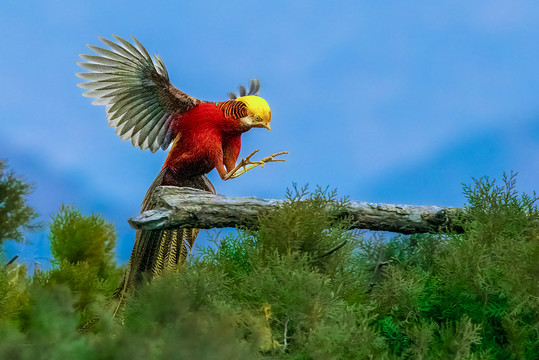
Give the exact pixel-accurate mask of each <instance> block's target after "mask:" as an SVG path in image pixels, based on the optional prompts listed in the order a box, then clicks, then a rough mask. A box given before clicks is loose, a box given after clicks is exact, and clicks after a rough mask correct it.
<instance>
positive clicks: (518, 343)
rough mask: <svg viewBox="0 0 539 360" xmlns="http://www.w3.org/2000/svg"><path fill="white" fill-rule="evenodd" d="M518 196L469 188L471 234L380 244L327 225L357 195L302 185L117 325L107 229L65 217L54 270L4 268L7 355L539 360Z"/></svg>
mask: <svg viewBox="0 0 539 360" xmlns="http://www.w3.org/2000/svg"><path fill="white" fill-rule="evenodd" d="M514 189H515V176H514V175H513V174H511V175H509V176H507V177H504V180H503V184H502V185H496V183H495V182H494V181H491V180H489V179H488V178H483V179H479V180H474V184H473V186H465V187H464V193H465V195H466V197H467V200H468V204H467V206H466V207H465V216H464V218H463V219H462V221H463V223H462V224H461V225H462V227H463V228H464V230H465V232H464V233H463V234H416V235H412V236H402V235H400V236H396V237H394V238H392V239H389V240H387V241H386V240H384V239H383V238H382V237H381V236H379V235H376V234H375V236H370V237H369V236H367V235H365V234H362V233H360V232H357V231H350V227H351V225H352V223H351V220H350V219H347V218H344V219H342V218H337V217H335V216H334V215H333V214H335V212H334V211H335V210H336V209H338V208H339V207H340V206H344V205H345V204H346V203H347V199H340V200H339V199H337V198H336V194H335V192H331V191H328V190H327V189H320V188H318V189H316V190H315V191H314V192H313V193H309V192H308V191H307V190H308V189H307V188H301V189H298V188H296V187H294V189H293V191H292V192H289V193H288V194H287V201H286V202H285V203H284V204H283V205H282V206H281V207H280V208H278V209H276V210H275V211H272V212H270V213H267V214H265V215H263V216H261V217H260V219H259V226H258V227H257V228H256V229H242V230H240V231H239V232H238V234H237V235H228V236H226V237H223V238H221V239H220V240H219V239H214V241H215V242H216V244H215V245H214V246H208V247H203V248H201V249H199V251H198V253H197V255H196V256H192V257H191V258H190V259H189V261H188V263H187V265H186V266H185V267H184V268H183V270H182V271H181V272H180V273H178V274H166V275H165V276H163V277H161V278H159V279H157V280H155V281H153V282H152V283H150V284H144V285H142V286H141V287H140V288H139V289H138V290H137V294H136V296H133V297H132V298H130V299H129V302H128V304H127V305H126V308H125V312H124V314H123V316H122V317H121V321H119V320H113V319H112V318H111V316H110V312H109V311H110V310H109V305H108V304H107V301H106V299H107V297H108V296H110V295H111V294H112V291H113V288H114V285H115V284H116V283H117V282H118V281H119V279H120V274H121V273H120V270H119V269H118V268H117V267H115V265H114V263H113V261H112V259H113V253H112V249H113V247H114V239H115V236H114V235H113V234H114V232H113V230H112V227H111V225H110V224H108V223H107V222H106V221H104V220H103V219H102V218H101V217H99V216H93V215H92V216H90V217H86V216H83V215H81V214H80V212H78V211H77V210H75V209H74V208H63V209H61V211H60V212H59V214H58V215H56V216H55V217H53V221H52V224H51V236H50V237H51V244H52V246H53V247H56V249H55V250H54V251H53V254H55V267H54V268H53V269H52V270H51V271H50V272H47V273H42V274H38V275H36V276H34V278H31V279H25V278H24V276H20V273H17V272H14V268H13V267H12V268H11V270H8V269H4V270H3V271H2V272H0V275H1V276H0V290H1V291H2V292H1V293H0V339H2V340H0V358H13V359H30V358H36V357H37V358H43V357H45V358H50V359H55V358H80V359H123V358H125V359H148V358H167V359H168V358H170V359H186V358H192V359H195V358H196V359H211V358H219V359H254V358H267V359H270V358H272V359H276V358H279V359H499V358H511V359H512V358H515V359H537V354H539V339H538V327H537V326H538V324H539V301H538V294H539V282H538V281H537V279H538V278H539V267H538V264H539V241H538V240H539V212H538V210H537V206H536V204H535V202H536V196H535V194H534V195H533V196H527V195H522V196H519V195H518V194H517V193H516V192H515V190H514ZM79 247H81V248H79ZM17 274H19V275H17ZM2 294H4V295H2ZM6 314H7V315H6ZM93 314H99V315H100V317H101V320H100V322H99V323H98V324H97V325H96V326H95V328H94V329H93V331H92V332H90V333H87V334H80V333H78V332H77V331H76V329H77V328H78V326H80V324H81V321H85V320H87V319H88V318H89V317H90V316H93ZM94 349H99V352H96V351H95V350H94Z"/></svg>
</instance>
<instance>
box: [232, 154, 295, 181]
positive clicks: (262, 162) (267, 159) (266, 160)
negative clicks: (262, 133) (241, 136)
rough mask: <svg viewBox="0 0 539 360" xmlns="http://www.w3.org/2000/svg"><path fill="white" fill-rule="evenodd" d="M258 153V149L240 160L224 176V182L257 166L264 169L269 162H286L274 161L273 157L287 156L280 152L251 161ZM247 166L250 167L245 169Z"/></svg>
mask: <svg viewBox="0 0 539 360" xmlns="http://www.w3.org/2000/svg"><path fill="white" fill-rule="evenodd" d="M259 151H260V149H257V150H255V151H253V152H252V153H250V154H249V155H248V156H247V157H245V158H243V159H241V161H240V163H239V164H238V165H237V166H236V167H235V168H234V169H232V170H231V171H229V172H228V173H227V174H226V175H225V177H224V180H229V179H235V178H237V177H239V176H240V175H243V174H245V173H246V172H247V171H249V170H252V169H254V168H255V167H257V166H260V167H262V168H264V165H265V164H267V163H269V162H278V161H284V162H286V160H284V159H275V157H276V156H280V155H285V154H288V152H287V151H281V152H278V153H275V154H271V155H269V156H266V157H265V158H263V159H262V160H258V161H251V157H252V156H253V155H254V154H256V153H257V152H259ZM248 165H250V167H247V166H248ZM241 168H243V169H242V170H241V171H238V170H240V169H241Z"/></svg>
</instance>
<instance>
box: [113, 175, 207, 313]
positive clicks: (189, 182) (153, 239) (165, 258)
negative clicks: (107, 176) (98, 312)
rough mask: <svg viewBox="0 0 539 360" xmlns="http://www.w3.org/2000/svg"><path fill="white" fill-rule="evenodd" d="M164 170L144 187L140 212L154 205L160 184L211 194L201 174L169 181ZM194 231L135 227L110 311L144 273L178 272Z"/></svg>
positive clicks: (196, 232)
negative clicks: (122, 276) (128, 257)
mask: <svg viewBox="0 0 539 360" xmlns="http://www.w3.org/2000/svg"><path fill="white" fill-rule="evenodd" d="M167 171H168V169H167V168H166V167H164V168H163V169H162V170H161V172H160V173H159V174H158V175H157V177H156V178H155V180H154V182H153V183H152V185H151V186H150V188H149V189H148V191H147V193H146V195H145V197H144V200H143V202H142V211H146V210H150V209H153V208H155V207H156V205H157V204H156V203H155V201H154V200H153V196H152V195H153V192H154V191H155V189H156V188H157V187H158V186H160V185H175V186H180V187H192V188H196V189H200V190H205V191H209V192H211V193H213V194H215V188H214V187H213V185H212V184H211V182H210V181H209V180H208V178H207V177H206V176H204V175H201V176H198V177H194V178H189V179H182V178H172V179H173V181H172V182H173V183H172V184H170V182H171V176H170V173H167ZM198 232H199V229H165V230H149V231H148V230H137V232H136V235H135V245H134V247H133V252H132V253H131V258H130V260H129V264H128V266H127V269H126V272H125V274H124V278H123V280H122V282H121V284H120V285H119V286H118V288H117V289H116V292H115V294H114V295H115V296H114V297H115V298H116V300H117V301H118V305H117V307H116V310H115V312H114V313H115V314H116V313H117V311H118V310H119V309H120V308H121V307H122V306H123V303H124V301H125V298H126V296H128V294H129V293H130V292H131V291H132V290H133V289H134V288H135V287H136V285H137V284H138V283H140V281H141V280H142V279H143V276H144V274H145V275H146V276H147V278H148V279H150V280H151V279H152V278H155V277H158V276H160V275H161V274H163V273H164V272H167V271H178V270H179V269H180V268H181V266H182V265H183V264H184V263H185V261H186V259H187V255H188V254H189V252H191V250H192V249H193V245H194V243H195V239H196V237H197V235H198Z"/></svg>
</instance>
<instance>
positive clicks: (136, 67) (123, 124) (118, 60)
mask: <svg viewBox="0 0 539 360" xmlns="http://www.w3.org/2000/svg"><path fill="white" fill-rule="evenodd" d="M113 37H114V39H116V41H117V42H114V41H111V40H108V39H105V38H102V37H99V39H100V40H101V41H102V42H103V43H104V44H105V45H106V46H108V48H109V49H106V48H102V47H99V46H94V45H88V48H89V49H90V50H92V51H94V52H95V55H94V54H92V55H80V57H81V58H82V59H83V60H85V61H86V62H79V63H77V64H78V65H79V66H80V67H82V68H84V69H86V70H89V71H90V72H83V73H77V74H76V75H77V76H78V77H80V78H82V79H84V80H87V82H83V83H80V84H78V86H80V87H81V88H83V89H85V90H88V91H87V92H85V93H83V95H84V96H86V97H93V98H95V100H94V101H93V102H92V104H94V105H105V106H106V113H107V120H108V121H109V125H110V126H111V127H115V128H116V134H118V135H119V136H120V138H121V139H122V140H128V139H131V142H132V144H133V145H134V146H137V147H140V148H141V149H143V150H145V149H147V148H149V149H150V151H152V152H155V151H157V150H158V149H159V148H161V149H166V148H167V147H168V146H169V145H170V142H171V140H172V139H174V138H175V137H176V136H177V135H178V134H176V133H174V129H173V120H174V119H175V118H176V117H177V116H179V115H181V114H182V113H185V112H186V111H189V110H190V109H192V108H193V107H194V106H196V105H198V104H199V103H201V100H199V99H196V98H194V97H192V96H189V95H187V94H186V93H184V92H182V91H180V90H178V89H177V88H175V87H174V86H173V85H172V84H171V83H170V81H169V77H168V72H167V69H166V67H165V64H164V63H163V60H162V59H161V57H160V56H159V55H155V56H154V57H153V59H152V57H151V56H150V54H149V53H148V51H147V50H146V49H145V48H144V46H143V45H142V44H141V43H140V42H139V41H138V40H137V39H136V38H135V37H134V36H131V38H132V41H133V42H129V41H127V40H125V39H124V38H122V37H120V36H116V35H113Z"/></svg>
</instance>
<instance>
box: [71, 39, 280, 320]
mask: <svg viewBox="0 0 539 360" xmlns="http://www.w3.org/2000/svg"><path fill="white" fill-rule="evenodd" d="M113 37H114V39H116V42H114V41H112V40H108V39H106V38H103V37H98V38H99V40H101V42H102V43H103V44H105V45H106V46H107V47H108V48H104V47H99V46H94V45H87V46H88V48H89V49H90V50H92V51H93V52H94V53H95V54H92V55H80V57H81V58H82V59H83V60H85V61H84V62H78V63H77V64H78V65H79V66H80V67H82V68H83V69H85V70H89V72H81V73H77V74H76V75H77V76H78V77H80V78H82V79H84V80H87V81H86V82H82V83H80V84H78V86H79V87H81V88H83V89H85V90H88V91H87V92H85V93H83V96H85V97H90V98H95V100H94V101H93V102H92V104H93V105H105V106H106V108H105V111H106V118H107V120H108V123H109V126H111V127H114V128H115V129H116V134H117V135H119V136H120V138H121V139H122V140H131V143H132V145H133V146H135V147H139V148H140V149H141V150H147V149H149V150H150V151H151V152H152V153H153V152H156V151H157V150H159V149H162V150H167V149H168V154H167V157H166V160H165V162H164V164H163V166H162V168H161V171H160V172H159V174H158V175H157V177H156V178H155V180H154V181H153V182H152V184H151V185H150V188H149V189H148V191H147V192H146V195H145V197H144V200H143V201H142V206H141V212H143V211H146V210H150V209H153V208H155V207H156V201H155V200H154V199H153V193H154V191H155V189H156V188H157V187H158V186H178V187H192V188H195V189H199V190H204V191H208V192H211V193H213V194H215V193H216V191H215V188H214V186H213V185H212V183H211V182H210V181H209V180H208V178H207V177H206V174H207V173H209V172H210V171H212V170H213V169H216V170H217V173H218V174H219V176H220V177H221V179H223V180H230V179H234V178H237V177H238V176H240V175H243V174H245V173H246V172H247V171H250V170H251V169H253V168H255V167H257V166H262V167H263V166H264V164H266V163H269V162H279V161H285V160H284V159H282V158H280V157H279V156H281V155H285V154H287V152H284V151H283V152H278V153H275V154H271V155H269V156H266V157H264V158H263V159H261V160H259V161H253V160H251V157H252V156H253V155H254V154H256V153H257V152H258V151H259V150H258V149H257V150H255V151H253V152H251V153H250V154H249V155H248V156H247V157H245V158H243V159H241V160H240V161H239V162H238V163H237V164H236V162H237V160H238V158H239V154H240V150H241V135H242V134H243V133H245V132H247V131H249V130H250V129H252V128H261V129H267V130H271V127H270V122H271V109H270V107H269V104H268V103H267V101H266V100H265V99H263V98H262V97H260V96H259V91H260V88H261V85H260V81H259V80H258V79H251V80H250V84H249V90H247V89H246V87H245V86H243V85H240V86H239V89H238V94H239V96H238V95H236V94H235V93H234V92H230V93H229V94H228V95H229V96H228V99H227V100H223V101H220V102H212V101H205V100H200V99H197V98H195V97H193V96H190V95H188V94H187V93H185V92H183V91H181V90H179V89H178V88H176V87H175V86H173V85H172V84H171V82H170V80H169V76H168V72H167V69H166V67H165V65H164V62H163V60H162V59H161V57H160V56H159V55H158V54H156V55H154V56H153V58H152V57H151V56H150V55H149V53H148V51H147V50H146V49H145V48H144V46H143V45H142V44H141V43H140V42H139V41H138V40H137V39H136V38H135V37H134V36H131V38H132V40H133V42H132V43H131V42H129V41H127V40H125V39H124V38H122V37H120V36H116V35H113ZM198 232H199V229H164V230H151V231H146V230H137V232H136V234H135V244H134V247H133V251H132V253H131V257H130V260H129V262H128V265H127V269H126V271H125V274H124V277H123V280H122V282H121V284H120V285H119V286H118V289H117V290H116V292H115V295H114V296H115V297H116V299H117V300H118V303H119V304H121V303H123V300H124V299H125V298H126V297H127V296H128V295H129V294H130V293H131V292H132V291H133V289H134V288H136V286H137V285H138V284H139V283H140V282H141V281H143V279H147V280H150V281H151V279H153V278H155V277H157V276H160V275H161V274H163V273H164V272H167V271H178V270H179V269H180V268H181V266H182V264H183V263H184V262H185V260H186V257H187V255H188V253H189V252H191V251H192V248H193V244H194V242H195V239H196V237H197V235H198ZM119 308H120V305H118V307H117V309H116V311H117V310H118V309H119Z"/></svg>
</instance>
